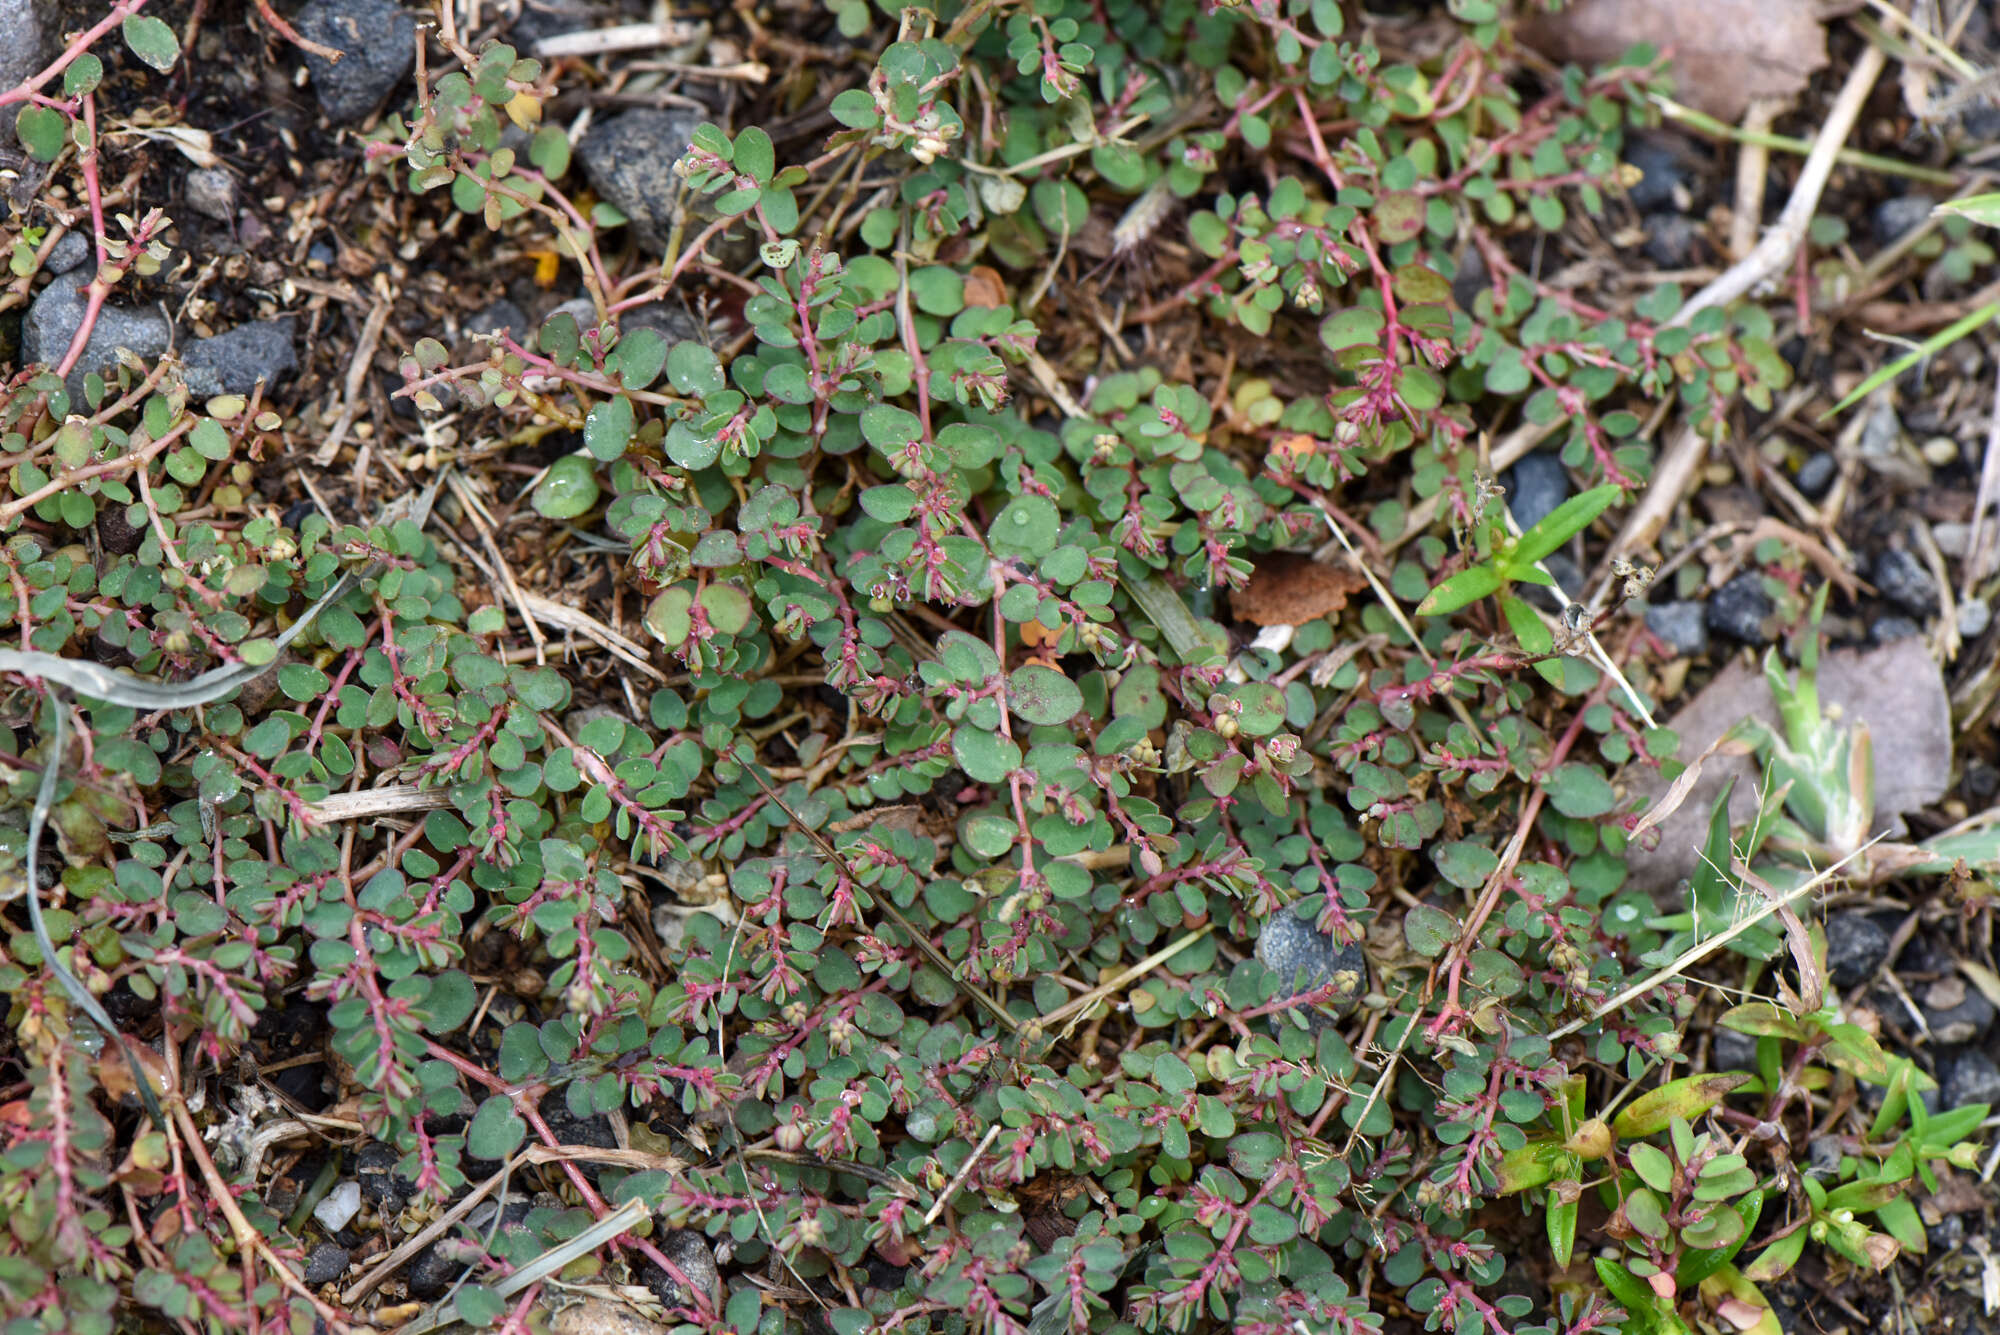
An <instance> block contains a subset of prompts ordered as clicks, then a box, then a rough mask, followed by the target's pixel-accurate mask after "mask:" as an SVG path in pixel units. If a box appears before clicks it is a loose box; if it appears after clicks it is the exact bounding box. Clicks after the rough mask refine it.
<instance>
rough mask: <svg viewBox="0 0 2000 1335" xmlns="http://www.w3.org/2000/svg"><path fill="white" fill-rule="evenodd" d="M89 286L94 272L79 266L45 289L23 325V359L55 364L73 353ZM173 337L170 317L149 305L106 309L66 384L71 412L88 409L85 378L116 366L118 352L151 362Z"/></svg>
mask: <svg viewBox="0 0 2000 1335" xmlns="http://www.w3.org/2000/svg"><path fill="white" fill-rule="evenodd" d="M89 282H90V271H89V270H88V269H87V268H76V269H72V270H70V271H69V272H68V273H66V274H57V275H56V276H55V278H54V280H53V281H51V282H50V283H49V285H48V286H47V287H45V288H43V289H42V291H41V295H39V296H37V297H36V298H35V304H34V305H32V306H30V307H29V308H28V315H27V318H26V319H24V320H23V321H22V322H21V359H22V361H24V362H46V363H48V364H49V365H51V366H53V365H55V364H57V363H58V362H60V361H62V359H63V356H64V354H66V353H67V352H68V351H69V344H70V340H71V339H72V338H75V337H76V331H77V330H78V329H80V328H82V326H83V311H84V299H83V289H84V287H85V286H86V285H87V284H88V283H89ZM172 337H173V326H172V325H171V324H169V323H168V321H167V317H166V316H164V315H162V314H160V313H159V312H158V311H156V310H152V309H150V308H148V307H129V306H111V305H106V306H105V307H104V308H103V309H101V310H99V311H98V313H97V323H96V324H95V325H94V326H92V328H91V331H90V341H89V342H88V343H86V344H85V345H84V348H83V355H82V356H81V357H79V358H77V362H76V366H75V368H74V369H72V370H71V371H70V373H69V377H68V379H67V381H66V382H65V385H66V387H67V388H68V390H69V399H70V408H71V410H72V411H75V410H76V409H79V408H82V407H83V406H84V399H83V381H84V376H85V375H87V374H88V373H89V372H91V371H99V372H105V371H109V370H111V369H112V368H114V367H116V366H117V365H118V349H119V348H121V347H122V348H129V349H130V350H131V351H132V352H134V353H136V354H137V355H138V356H140V357H141V358H145V359H147V360H151V359H153V358H155V357H158V356H160V355H161V354H162V353H164V352H165V351H166V350H167V345H168V343H170V342H171V341H172Z"/></svg>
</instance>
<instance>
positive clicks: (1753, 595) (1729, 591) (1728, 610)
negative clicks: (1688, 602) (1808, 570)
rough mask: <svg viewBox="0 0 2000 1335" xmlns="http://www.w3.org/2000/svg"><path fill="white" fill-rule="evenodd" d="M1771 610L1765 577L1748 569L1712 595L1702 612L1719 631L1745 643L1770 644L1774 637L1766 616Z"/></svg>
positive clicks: (1710, 626)
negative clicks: (1766, 625)
mask: <svg viewBox="0 0 2000 1335" xmlns="http://www.w3.org/2000/svg"><path fill="white" fill-rule="evenodd" d="M1771 610H1772V609H1771V597H1770V595H1769V594H1767V593H1765V592H1764V584H1763V581H1762V580H1761V579H1759V578H1758V576H1757V575H1756V574H1754V573H1752V572H1750V571H1745V572H1744V573H1743V574H1741V575H1738V576H1737V577H1736V578H1735V579H1732V580H1730V581H1729V582H1728V583H1727V584H1725V585H1723V586H1722V587H1721V588H1719V589H1717V590H1716V591H1715V592H1714V593H1712V594H1710V595H1709V599H1708V605H1707V607H1706V608H1704V609H1703V615H1704V617H1705V618H1706V620H1707V621H1708V628H1709V629H1710V630H1711V631H1713V632H1715V633H1716V634H1717V635H1727V636H1728V637H1729V638H1730V639H1732V640H1738V641H1741V642H1742V643H1744V644H1768V643H1770V639H1771V637H1770V635H1769V634H1768V633H1767V632H1766V631H1765V629H1764V620H1765V618H1767V617H1769V616H1770V615H1771Z"/></svg>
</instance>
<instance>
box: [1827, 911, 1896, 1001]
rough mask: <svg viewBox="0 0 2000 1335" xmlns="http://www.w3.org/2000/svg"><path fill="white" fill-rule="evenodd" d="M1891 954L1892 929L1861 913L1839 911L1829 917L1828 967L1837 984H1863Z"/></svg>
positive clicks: (1853, 986) (1853, 985)
mask: <svg viewBox="0 0 2000 1335" xmlns="http://www.w3.org/2000/svg"><path fill="white" fill-rule="evenodd" d="M1888 954H1889V933H1888V932H1886V931H1884V930H1883V929H1882V924H1880V923H1878V922H1876V921H1875V920H1874V919H1873V918H1870V917H1868V916H1866V915H1865V914H1860V913H1837V914H1835V915H1834V916H1833V917H1831V918H1828V919H1827V920H1826V971H1827V973H1828V974H1829V975H1830V976H1831V977H1832V979H1833V985H1834V986H1835V987H1838V988H1842V989H1847V988H1855V987H1859V986H1861V985H1862V984H1863V983H1865V982H1867V981H1868V980H1869V979H1870V978H1873V977H1874V976H1875V970H1876V969H1878V968H1880V967H1881V965H1882V961H1883V960H1884V959H1885V958H1886V957H1887V956H1888Z"/></svg>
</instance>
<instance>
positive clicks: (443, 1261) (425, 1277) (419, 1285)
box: [403, 1242, 467, 1302]
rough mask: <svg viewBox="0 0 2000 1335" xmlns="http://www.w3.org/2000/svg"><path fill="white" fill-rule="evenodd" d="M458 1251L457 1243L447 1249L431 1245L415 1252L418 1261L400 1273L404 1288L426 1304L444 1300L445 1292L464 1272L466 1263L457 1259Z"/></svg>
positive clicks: (443, 1246) (439, 1245)
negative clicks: (439, 1299) (440, 1299)
mask: <svg viewBox="0 0 2000 1335" xmlns="http://www.w3.org/2000/svg"><path fill="white" fill-rule="evenodd" d="M458 1250H459V1248H458V1245H457V1244H456V1243H454V1244H453V1245H452V1246H451V1247H450V1248H448V1249H447V1248H446V1246H445V1244H444V1243H443V1242H433V1243H432V1244H431V1245H430V1246H428V1247H426V1248H424V1249H423V1250H422V1251H420V1252H418V1253H417V1259H416V1260H414V1261H412V1262H410V1268H409V1269H408V1270H405V1271H404V1272H403V1285H404V1287H405V1288H407V1289H409V1291H410V1296H411V1297H412V1298H421V1299H422V1300H423V1301H425V1302H430V1301H432V1300H434V1299H437V1298H442V1297H444V1295H445V1290H447V1289H449V1288H450V1287H451V1286H452V1285H453V1284H456V1283H457V1282H458V1277H459V1276H460V1275H461V1274H463V1273H465V1267H466V1265H467V1262H466V1261H464V1260H461V1259H460V1258H459V1255H458Z"/></svg>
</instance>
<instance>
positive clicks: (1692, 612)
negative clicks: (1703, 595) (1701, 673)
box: [1646, 603, 1708, 658]
mask: <svg viewBox="0 0 2000 1335" xmlns="http://www.w3.org/2000/svg"><path fill="white" fill-rule="evenodd" d="M1646 629H1647V630H1649V631H1651V632H1653V634H1655V635H1657V636H1659V637H1660V639H1661V641H1662V642H1663V643H1664V644H1665V645H1666V646H1667V648H1669V649H1671V650H1673V651H1674V653H1675V655H1676V656H1678V657H1681V658H1698V657H1700V656H1701V655H1702V654H1705V653H1707V652H1708V617H1707V613H1706V611H1705V610H1704V609H1703V608H1702V605H1701V604H1700V603H1660V604H1658V605H1657V606H1654V607H1649V608H1647V609H1646Z"/></svg>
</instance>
